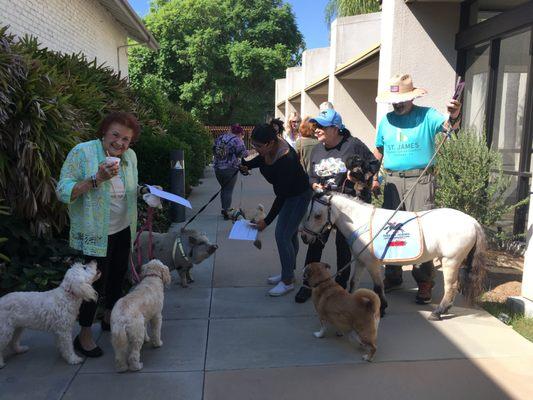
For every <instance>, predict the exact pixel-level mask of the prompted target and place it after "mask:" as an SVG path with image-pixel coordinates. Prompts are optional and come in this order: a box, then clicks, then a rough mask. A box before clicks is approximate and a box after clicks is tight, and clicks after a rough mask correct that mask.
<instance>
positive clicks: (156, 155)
mask: <svg viewBox="0 0 533 400" xmlns="http://www.w3.org/2000/svg"><path fill="white" fill-rule="evenodd" d="M171 149H183V150H184V151H185V157H186V158H185V163H187V160H188V159H190V157H191V153H192V152H191V148H190V147H189V145H188V144H186V143H184V142H182V141H181V140H180V139H178V138H177V137H175V136H172V135H168V134H165V135H160V136H153V135H145V136H141V138H140V140H139V142H138V143H136V144H135V152H136V153H137V159H138V170H139V182H141V183H147V184H150V185H160V186H162V187H163V188H164V189H165V190H168V189H169V188H170V150H171Z"/></svg>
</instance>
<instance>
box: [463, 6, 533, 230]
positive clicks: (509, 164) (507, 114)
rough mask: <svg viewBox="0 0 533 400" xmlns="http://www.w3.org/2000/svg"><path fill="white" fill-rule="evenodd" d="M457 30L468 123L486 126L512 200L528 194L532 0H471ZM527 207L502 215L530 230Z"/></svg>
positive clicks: (508, 223)
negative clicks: (500, 157)
mask: <svg viewBox="0 0 533 400" xmlns="http://www.w3.org/2000/svg"><path fill="white" fill-rule="evenodd" d="M461 12H462V14H461V31H460V32H459V33H458V34H457V40H456V46H457V48H458V49H460V53H459V62H458V65H459V69H458V73H459V75H462V76H464V77H465V80H466V87H465V96H464V99H463V128H474V129H476V130H477V131H478V132H485V133H486V134H487V140H488V141H489V144H490V146H491V147H492V148H493V149H496V150H497V151H498V152H499V153H500V154H501V155H502V160H503V168H504V173H505V174H506V175H507V176H508V177H509V185H508V186H507V190H506V192H505V198H506V201H507V203H508V204H514V203H516V202H518V201H520V200H522V199H524V198H528V197H529V195H530V191H531V190H532V189H531V184H532V183H531V180H532V173H531V172H532V171H533V159H532V158H533V154H532V142H533V93H532V90H533V84H532V82H533V80H532V79H533V77H532V76H531V75H532V74H533V65H532V64H533V58H532V57H533V45H532V42H533V39H532V36H533V1H532V0H467V1H464V2H462V3H461ZM527 211H528V207H527V206H526V207H520V208H518V209H516V210H515V211H514V212H513V214H514V215H513V214H509V215H507V216H505V218H503V219H502V221H500V223H501V226H502V228H503V229H504V230H505V231H507V232H508V233H512V234H515V235H517V234H522V233H524V232H525V230H526V221H527Z"/></svg>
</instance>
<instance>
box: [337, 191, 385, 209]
mask: <svg viewBox="0 0 533 400" xmlns="http://www.w3.org/2000/svg"><path fill="white" fill-rule="evenodd" d="M328 194H330V195H332V196H333V197H342V198H344V199H346V200H350V201H353V202H356V203H357V204H359V205H362V206H365V207H367V208H375V207H374V206H373V205H372V204H368V203H365V202H364V201H362V200H360V199H358V198H356V197H353V196H349V195H347V194H345V193H339V192H329V193H328Z"/></svg>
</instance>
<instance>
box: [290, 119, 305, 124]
mask: <svg viewBox="0 0 533 400" xmlns="http://www.w3.org/2000/svg"><path fill="white" fill-rule="evenodd" d="M300 122H302V121H300V120H294V121H291V124H299V123H300Z"/></svg>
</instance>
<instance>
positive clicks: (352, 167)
mask: <svg viewBox="0 0 533 400" xmlns="http://www.w3.org/2000/svg"><path fill="white" fill-rule="evenodd" d="M346 168H348V170H349V172H350V176H351V177H352V178H355V180H356V182H354V191H355V197H357V198H358V199H361V200H364V199H366V198H368V197H369V196H371V193H370V189H371V188H372V177H373V176H374V173H373V172H372V171H371V170H370V165H369V163H368V162H367V161H365V160H363V159H362V158H361V157H360V156H358V155H357V154H355V155H353V156H352V157H350V158H348V160H346Z"/></svg>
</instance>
